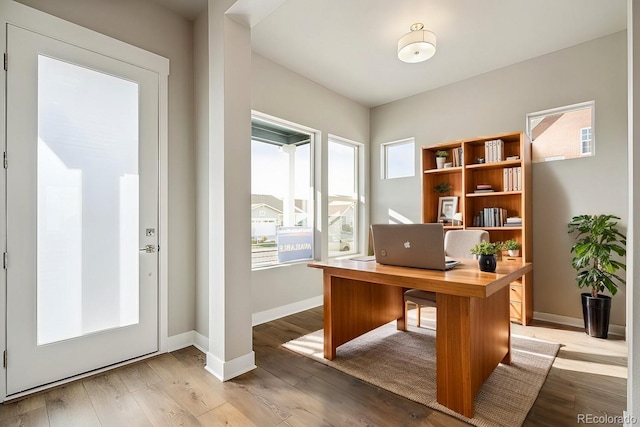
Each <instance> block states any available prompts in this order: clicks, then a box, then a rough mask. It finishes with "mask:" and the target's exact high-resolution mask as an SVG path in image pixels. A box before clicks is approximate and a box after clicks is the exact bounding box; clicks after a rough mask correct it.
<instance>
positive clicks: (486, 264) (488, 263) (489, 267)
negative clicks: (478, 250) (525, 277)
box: [478, 255, 496, 273]
mask: <svg viewBox="0 0 640 427" xmlns="http://www.w3.org/2000/svg"><path fill="white" fill-rule="evenodd" d="M478 268H480V270H482V271H487V272H489V273H493V272H494V271H496V256H495V255H480V256H479V257H478Z"/></svg>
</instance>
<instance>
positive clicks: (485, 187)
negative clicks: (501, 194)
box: [473, 184, 494, 193]
mask: <svg viewBox="0 0 640 427" xmlns="http://www.w3.org/2000/svg"><path fill="white" fill-rule="evenodd" d="M473 192H474V193H493V192H494V189H493V188H492V187H491V184H478V185H476V189H475V190H474V191H473Z"/></svg>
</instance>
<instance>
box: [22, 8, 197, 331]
mask: <svg viewBox="0 0 640 427" xmlns="http://www.w3.org/2000/svg"><path fill="white" fill-rule="evenodd" d="M20 3H23V4H26V5H27V6H31V7H34V8H36V9H39V10H42V11H43V12H46V13H49V14H51V15H54V16H57V17H60V18H62V19H65V20H67V21H70V22H73V23H75V24H78V25H81V26H83V27H86V28H89V29H91V30H94V31H97V32H99V33H102V34H105V35H108V36H111V37H113V38H115V39H118V40H121V41H124V42H126V43H129V44H132V45H134V46H137V47H140V48H142V49H145V50H148V51H150V52H153V53H156V54H158V55H161V56H164V57H165V58H168V59H169V60H170V61H171V65H170V67H171V74H170V76H169V247H168V248H161V250H168V251H169V266H168V268H169V314H168V315H169V331H168V333H169V336H171V335H177V334H180V333H182V332H187V331H190V330H193V329H194V326H195V321H194V320H195V316H194V313H195V176H194V173H193V170H194V149H193V148H194V147H193V110H194V103H193V24H192V23H191V22H190V21H188V20H186V19H184V18H182V17H180V16H178V15H176V14H174V13H173V12H171V11H169V10H167V9H164V8H162V7H161V6H158V5H157V4H155V3H152V2H150V1H147V0H128V1H104V0H83V1H77V0H55V1H51V0H21V1H20Z"/></svg>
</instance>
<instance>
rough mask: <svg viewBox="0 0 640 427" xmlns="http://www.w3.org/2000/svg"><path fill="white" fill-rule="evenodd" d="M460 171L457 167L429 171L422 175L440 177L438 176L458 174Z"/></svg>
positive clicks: (460, 168)
mask: <svg viewBox="0 0 640 427" xmlns="http://www.w3.org/2000/svg"><path fill="white" fill-rule="evenodd" d="M461 171H462V167H460V166H458V167H454V168H442V169H429V170H426V171H424V173H426V174H429V175H440V174H448V173H456V172H458V173H459V172H461Z"/></svg>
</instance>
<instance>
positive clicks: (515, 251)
mask: <svg viewBox="0 0 640 427" xmlns="http://www.w3.org/2000/svg"><path fill="white" fill-rule="evenodd" d="M503 246H504V248H505V249H506V250H507V252H508V253H509V256H520V243H518V241H517V240H516V239H509V240H507V241H506V242H504V244H503Z"/></svg>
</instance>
